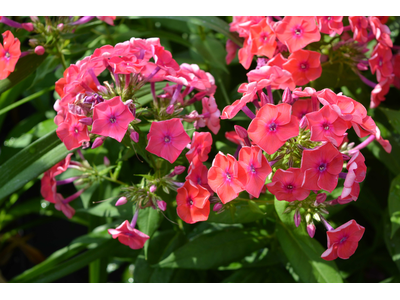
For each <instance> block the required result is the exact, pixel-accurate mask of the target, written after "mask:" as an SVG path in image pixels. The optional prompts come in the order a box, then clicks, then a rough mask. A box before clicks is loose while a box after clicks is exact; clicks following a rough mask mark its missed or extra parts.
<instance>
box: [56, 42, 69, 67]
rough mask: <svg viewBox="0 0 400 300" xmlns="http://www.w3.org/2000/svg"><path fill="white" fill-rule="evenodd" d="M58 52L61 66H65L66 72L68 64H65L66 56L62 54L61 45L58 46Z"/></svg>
mask: <svg viewBox="0 0 400 300" xmlns="http://www.w3.org/2000/svg"><path fill="white" fill-rule="evenodd" d="M57 51H58V54H59V56H60V59H61V64H62V65H63V67H64V70H65V69H66V68H67V63H66V62H65V57H64V54H63V53H62V49H61V48H60V45H59V44H57Z"/></svg>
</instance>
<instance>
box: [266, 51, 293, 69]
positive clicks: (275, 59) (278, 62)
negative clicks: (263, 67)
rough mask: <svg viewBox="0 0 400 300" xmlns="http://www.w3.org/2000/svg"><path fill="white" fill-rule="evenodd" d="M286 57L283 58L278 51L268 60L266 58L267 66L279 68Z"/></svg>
mask: <svg viewBox="0 0 400 300" xmlns="http://www.w3.org/2000/svg"><path fill="white" fill-rule="evenodd" d="M287 61H288V60H287V58H284V57H283V55H282V54H281V53H278V54H277V55H275V56H274V57H273V58H271V59H270V60H268V62H267V66H270V67H272V66H277V67H279V68H281V69H283V64H284V63H285V62H287Z"/></svg>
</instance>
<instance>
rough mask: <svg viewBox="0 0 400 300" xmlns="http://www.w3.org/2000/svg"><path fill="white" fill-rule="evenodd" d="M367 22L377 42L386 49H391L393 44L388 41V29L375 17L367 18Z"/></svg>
mask: <svg viewBox="0 0 400 300" xmlns="http://www.w3.org/2000/svg"><path fill="white" fill-rule="evenodd" d="M368 20H369V24H370V25H371V28H372V32H373V34H374V35H375V38H376V39H377V41H378V42H379V43H381V44H383V45H385V46H387V47H390V48H392V47H393V42H392V40H391V39H390V29H389V27H387V26H386V25H383V24H382V23H381V21H380V20H379V19H378V18H377V17H369V18H368Z"/></svg>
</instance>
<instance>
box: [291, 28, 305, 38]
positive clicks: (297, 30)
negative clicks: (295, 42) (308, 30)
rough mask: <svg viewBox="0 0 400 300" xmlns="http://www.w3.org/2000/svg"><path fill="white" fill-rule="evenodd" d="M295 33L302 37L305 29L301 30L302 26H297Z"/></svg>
mask: <svg viewBox="0 0 400 300" xmlns="http://www.w3.org/2000/svg"><path fill="white" fill-rule="evenodd" d="M293 33H294V35H295V36H297V37H300V36H301V34H302V33H303V30H301V28H300V27H296V28H295V29H294V30H293Z"/></svg>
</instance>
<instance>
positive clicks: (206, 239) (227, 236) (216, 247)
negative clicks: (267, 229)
mask: <svg viewBox="0 0 400 300" xmlns="http://www.w3.org/2000/svg"><path fill="white" fill-rule="evenodd" d="M265 246H266V238H265V236H262V235H261V234H260V233H259V232H257V231H245V230H241V229H226V230H221V231H214V232H211V233H208V234H203V235H200V236H198V237H197V238H195V239H193V240H192V241H190V242H188V243H187V244H185V245H184V246H182V247H180V248H178V249H177V250H175V251H173V252H172V253H171V254H170V255H169V256H168V257H167V258H165V259H164V260H162V261H161V262H160V263H158V264H157V265H156V266H159V267H161V268H183V269H197V270H207V269H212V268H217V267H219V266H223V265H227V264H229V263H231V262H233V261H236V260H239V259H241V258H243V257H244V256H246V255H248V254H250V253H252V252H253V251H256V250H259V249H261V248H264V247H265Z"/></svg>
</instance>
